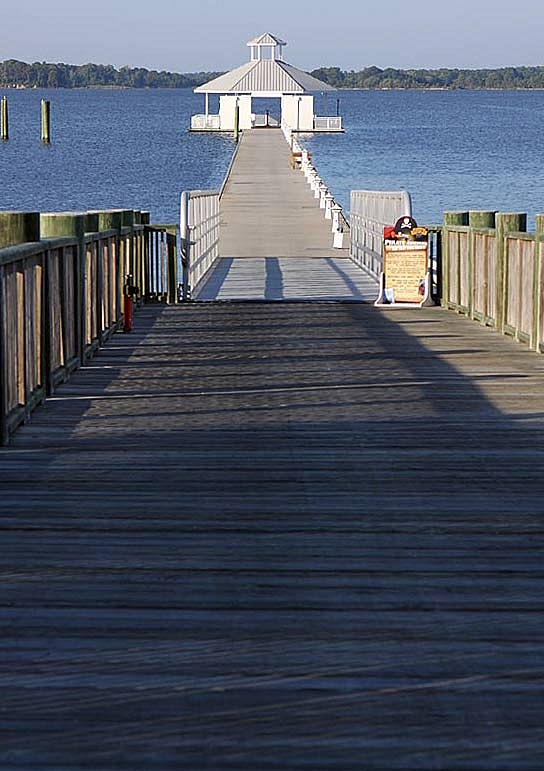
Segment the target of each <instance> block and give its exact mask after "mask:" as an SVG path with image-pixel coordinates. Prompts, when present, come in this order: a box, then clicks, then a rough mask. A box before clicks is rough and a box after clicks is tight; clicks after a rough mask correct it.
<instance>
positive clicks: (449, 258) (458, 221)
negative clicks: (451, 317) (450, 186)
mask: <svg viewBox="0 0 544 771" xmlns="http://www.w3.org/2000/svg"><path fill="white" fill-rule="evenodd" d="M466 225H468V212H467V211H445V212H444V227H443V230H442V265H443V268H442V305H443V306H444V307H445V308H447V307H449V303H450V302H453V304H454V305H459V300H460V298H459V291H460V276H459V260H457V264H456V265H455V266H454V265H453V264H452V263H453V254H452V249H451V239H450V236H451V233H448V228H450V227H460V226H461V227H464V226H466ZM454 269H455V271H454ZM454 291H455V300H454V301H452V299H451V298H452V293H453V292H454Z"/></svg>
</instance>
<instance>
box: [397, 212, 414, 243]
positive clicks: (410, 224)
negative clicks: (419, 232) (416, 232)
mask: <svg viewBox="0 0 544 771" xmlns="http://www.w3.org/2000/svg"><path fill="white" fill-rule="evenodd" d="M413 228H417V222H416V221H415V219H414V218H413V217H409V216H408V215H405V216H404V217H399V219H398V220H397V221H396V223H395V233H396V234H397V238H398V237H399V236H400V237H401V238H410V236H411V234H412V230H413Z"/></svg>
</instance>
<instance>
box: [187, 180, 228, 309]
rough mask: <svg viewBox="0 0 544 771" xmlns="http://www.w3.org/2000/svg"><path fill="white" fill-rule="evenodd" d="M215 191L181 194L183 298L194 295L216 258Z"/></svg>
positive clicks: (217, 231)
mask: <svg viewBox="0 0 544 771" xmlns="http://www.w3.org/2000/svg"><path fill="white" fill-rule="evenodd" d="M219 222H220V219H219V191H217V190H191V191H185V192H183V193H182V194H181V215H180V237H181V254H182V268H183V270H182V273H183V299H184V300H187V299H190V298H191V297H195V296H196V293H197V291H198V288H199V286H200V284H201V283H202V281H203V280H204V278H205V277H206V274H207V273H208V271H209V270H211V268H213V266H214V265H215V263H216V262H217V260H218V259H219Z"/></svg>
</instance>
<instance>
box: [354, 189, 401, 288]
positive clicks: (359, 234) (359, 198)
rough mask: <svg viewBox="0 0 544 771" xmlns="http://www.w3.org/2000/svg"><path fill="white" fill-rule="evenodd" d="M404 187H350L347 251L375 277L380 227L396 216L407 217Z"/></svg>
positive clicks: (379, 267)
mask: <svg viewBox="0 0 544 771" xmlns="http://www.w3.org/2000/svg"><path fill="white" fill-rule="evenodd" d="M411 214H412V202H411V199H410V193H408V192H407V191H406V190H399V191H392V192H389V191H380V190H352V191H351V196H350V213H349V222H350V233H351V246H350V254H351V258H352V260H353V261H354V262H356V263H357V264H358V265H361V266H362V267H364V268H366V269H367V270H368V271H370V273H372V274H373V275H375V276H379V275H380V273H381V270H382V255H383V229H384V227H386V226H388V225H391V226H393V225H394V224H395V223H396V221H397V220H398V219H399V217H403V216H405V215H408V216H411Z"/></svg>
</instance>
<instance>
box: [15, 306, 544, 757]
mask: <svg viewBox="0 0 544 771" xmlns="http://www.w3.org/2000/svg"><path fill="white" fill-rule="evenodd" d="M542 368H543V364H542V358H541V357H539V356H538V355H536V354H534V353H530V352H529V351H527V350H526V349H525V348H524V347H523V346H521V345H519V344H518V343H515V342H514V341H512V340H510V339H509V338H505V337H502V336H500V335H498V334H495V333H493V332H490V331H489V330H487V329H485V328H483V327H481V326H479V325H478V324H475V323H474V322H471V321H469V320H467V319H465V318H463V317H461V316H458V315H456V314H454V313H451V312H447V311H444V310H441V309H440V308H430V309H421V310H418V311H415V312H414V311H410V310H402V309H397V310H391V309H389V310H377V309H375V308H373V307H371V306H369V305H364V304H355V303H337V304H332V303H300V304H299V303H275V304H270V303H196V304H186V305H182V306H172V307H160V306H155V307H153V306H148V307H144V308H143V309H142V310H141V311H140V312H139V313H138V314H137V321H136V329H135V331H134V332H133V334H132V335H124V336H123V335H115V336H114V337H113V338H112V340H111V341H110V343H109V344H108V345H107V346H106V347H105V348H103V349H101V350H100V351H99V352H98V354H97V355H96V357H95V358H94V359H92V360H91V361H90V362H89V363H87V365H86V366H85V367H84V368H83V369H81V370H79V371H78V372H76V373H75V374H74V375H73V377H72V379H71V380H70V381H69V382H68V383H67V384H65V385H63V386H61V387H60V388H59V389H58V391H57V392H56V394H55V395H54V396H53V397H52V398H51V399H49V400H48V401H47V402H46V404H45V406H43V407H42V408H41V409H39V410H37V411H36V412H35V413H34V414H33V416H32V420H31V422H30V423H28V424H27V425H25V426H23V427H22V428H21V429H20V430H19V431H17V433H16V434H15V435H14V437H13V442H12V446H10V447H9V448H4V449H2V450H1V451H0V494H1V501H2V516H1V528H2V534H1V537H2V547H3V548H2V551H1V555H0V560H1V568H2V601H1V603H0V617H1V623H2V635H1V639H0V660H1V662H2V663H1V670H0V683H1V686H2V710H1V725H2V742H1V746H0V768H2V769H6V771H7V769H9V770H10V771H15V770H16V769H19V768H20V769H23V768H24V769H25V770H26V771H31V770H34V769H36V770H37V769H40V771H45V770H47V771H53V769H54V770H55V771H58V769H60V768H63V769H76V768H77V769H81V768H92V769H93V771H106V769H107V770H108V771H109V770H110V769H112V768H115V769H118V770H120V771H136V770H137V769H142V771H151V770H152V769H156V770H157V771H165V769H178V768H188V769H194V770H195V771H200V769H208V768H209V769H214V771H218V770H219V769H233V770H234V769H235V770H236V771H245V770H247V771H255V769H270V770H271V771H272V770H273V771H277V770H278V769H295V768H309V769H319V768H322V769H327V770H328V771H329V770H331V769H344V770H345V769H383V770H385V769H387V770H388V771H389V770H390V769H395V768H399V769H400V768H405V769H411V770H412V771H413V770H414V769H437V768H448V769H450V768H451V769H453V768H455V769H487V770H489V769H494V770H496V769H512V770H514V769H515V771H529V770H531V771H535V769H537V768H541V767H542V765H543V763H544V727H543V723H542V712H543V709H544V690H543V688H542V675H543V671H544V654H543V647H542V640H543V634H544V622H543V618H544V616H543V597H544V570H543V567H542V546H543V536H544V522H543V518H542V513H543V507H544V504H543V497H542V493H543V482H542V480H543V478H544V476H543V472H544V431H543V429H544V407H543V404H544V402H543V399H542Z"/></svg>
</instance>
